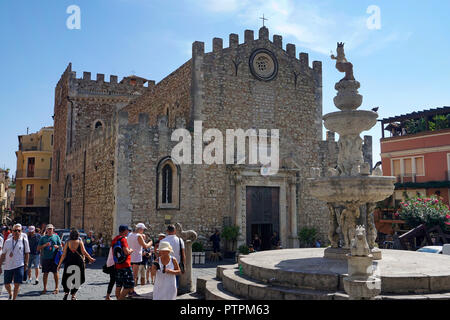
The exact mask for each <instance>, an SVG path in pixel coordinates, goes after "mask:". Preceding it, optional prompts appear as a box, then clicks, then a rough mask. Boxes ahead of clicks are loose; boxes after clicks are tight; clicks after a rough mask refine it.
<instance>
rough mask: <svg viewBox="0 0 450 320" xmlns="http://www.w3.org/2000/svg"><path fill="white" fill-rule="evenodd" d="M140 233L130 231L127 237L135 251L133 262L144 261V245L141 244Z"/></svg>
mask: <svg viewBox="0 0 450 320" xmlns="http://www.w3.org/2000/svg"><path fill="white" fill-rule="evenodd" d="M140 235H141V234H140V233H134V232H132V233H130V234H129V235H128V237H127V241H128V245H129V246H130V248H131V249H133V252H132V253H131V263H139V262H142V246H141V245H140V244H139V241H138V237H139V236H140Z"/></svg>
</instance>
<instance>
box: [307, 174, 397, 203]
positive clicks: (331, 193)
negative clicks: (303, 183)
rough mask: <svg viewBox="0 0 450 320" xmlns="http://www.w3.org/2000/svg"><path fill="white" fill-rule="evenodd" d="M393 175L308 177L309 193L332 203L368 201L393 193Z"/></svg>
mask: <svg viewBox="0 0 450 320" xmlns="http://www.w3.org/2000/svg"><path fill="white" fill-rule="evenodd" d="M395 181H396V178H395V177H382V176H381V177H380V176H336V177H326V178H325V177H324V178H316V179H308V183H309V190H310V194H311V195H312V196H313V197H314V198H316V199H319V200H322V201H326V202H333V203H342V204H345V203H346V202H353V203H357V202H358V203H361V204H363V203H368V202H378V201H382V200H384V199H386V198H387V197H389V196H391V195H392V194H393V193H394V183H395Z"/></svg>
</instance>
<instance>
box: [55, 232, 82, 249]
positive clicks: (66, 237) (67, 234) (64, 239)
mask: <svg viewBox="0 0 450 320" xmlns="http://www.w3.org/2000/svg"><path fill="white" fill-rule="evenodd" d="M69 237H70V232H64V233H62V235H61V242H62V244H63V246H64V245H65V244H66V242H67V241H68V240H69ZM80 238H81V240H83V242H84V241H85V240H86V238H87V234H86V233H84V232H80Z"/></svg>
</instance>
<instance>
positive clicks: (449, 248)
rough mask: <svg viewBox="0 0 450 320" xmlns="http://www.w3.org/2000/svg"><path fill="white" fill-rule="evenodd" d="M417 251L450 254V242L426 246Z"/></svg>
mask: <svg viewBox="0 0 450 320" xmlns="http://www.w3.org/2000/svg"><path fill="white" fill-rule="evenodd" d="M417 252H426V253H437V254H445V255H450V244H444V245H443V246H426V247H422V248H420V249H418V250H417Z"/></svg>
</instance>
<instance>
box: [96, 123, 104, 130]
mask: <svg viewBox="0 0 450 320" xmlns="http://www.w3.org/2000/svg"><path fill="white" fill-rule="evenodd" d="M101 127H103V125H102V123H101V121H97V122H96V123H95V129H98V128H101Z"/></svg>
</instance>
